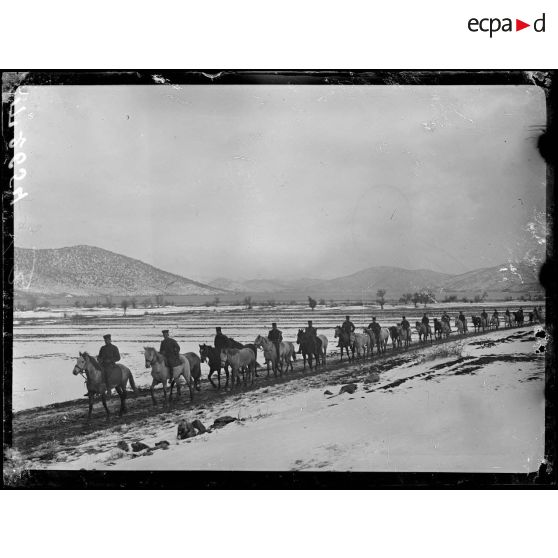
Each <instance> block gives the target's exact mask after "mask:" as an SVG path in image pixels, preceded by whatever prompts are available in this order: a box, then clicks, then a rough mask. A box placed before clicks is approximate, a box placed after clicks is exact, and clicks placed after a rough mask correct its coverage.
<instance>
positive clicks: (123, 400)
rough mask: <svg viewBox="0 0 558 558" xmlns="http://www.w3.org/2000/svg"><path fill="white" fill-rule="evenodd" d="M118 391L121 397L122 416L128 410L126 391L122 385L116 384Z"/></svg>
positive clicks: (120, 414) (119, 414) (120, 413)
mask: <svg viewBox="0 0 558 558" xmlns="http://www.w3.org/2000/svg"><path fill="white" fill-rule="evenodd" d="M116 393H118V395H119V397H120V411H119V413H118V416H120V417H121V416H122V415H123V414H124V413H125V412H126V391H125V390H123V389H122V387H121V386H116Z"/></svg>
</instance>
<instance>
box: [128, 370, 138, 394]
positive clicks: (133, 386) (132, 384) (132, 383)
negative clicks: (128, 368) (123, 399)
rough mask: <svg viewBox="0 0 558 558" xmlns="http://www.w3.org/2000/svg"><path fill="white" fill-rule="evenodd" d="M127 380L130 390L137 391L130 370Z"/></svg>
mask: <svg viewBox="0 0 558 558" xmlns="http://www.w3.org/2000/svg"><path fill="white" fill-rule="evenodd" d="M128 380H129V382H130V387H131V388H132V390H133V391H134V393H137V392H138V388H137V387H136V382H135V381H134V377H133V376H132V373H131V372H130V375H129V376H128Z"/></svg>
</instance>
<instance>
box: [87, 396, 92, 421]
mask: <svg viewBox="0 0 558 558" xmlns="http://www.w3.org/2000/svg"><path fill="white" fill-rule="evenodd" d="M92 412H93V394H90V395H89V414H88V415H87V420H89V419H90V418H91V413H92Z"/></svg>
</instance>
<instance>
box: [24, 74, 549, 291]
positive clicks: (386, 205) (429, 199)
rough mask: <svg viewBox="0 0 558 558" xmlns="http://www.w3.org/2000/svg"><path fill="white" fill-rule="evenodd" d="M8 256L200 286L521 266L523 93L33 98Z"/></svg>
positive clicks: (445, 89) (158, 89) (221, 89)
mask: <svg viewBox="0 0 558 558" xmlns="http://www.w3.org/2000/svg"><path fill="white" fill-rule="evenodd" d="M28 91H29V93H28V95H27V96H26V99H25V108H26V110H25V111H22V112H20V113H19V114H18V116H17V120H16V128H15V131H16V135H17V134H19V133H20V132H21V133H22V134H23V136H24V137H25V140H26V141H25V143H24V145H23V146H22V147H21V149H20V151H23V152H25V155H26V158H25V161H24V162H23V163H22V164H21V165H20V167H22V168H25V170H26V172H27V175H26V177H25V179H24V180H23V181H21V182H20V183H19V184H18V185H21V186H22V187H23V190H24V192H26V193H27V194H28V195H27V196H26V197H24V198H23V199H21V200H20V201H18V202H17V203H16V205H15V213H14V215H15V224H14V226H15V244H16V246H20V247H25V248H32V247H35V248H59V247H64V246H74V245H77V244H88V245H93V246H98V247H101V248H104V249H107V250H111V251H114V252H118V253H121V254H124V255H126V256H129V257H133V258H137V259H140V260H142V261H144V262H147V263H149V264H151V265H154V266H156V267H159V268H161V269H164V270H165V271H170V272H173V273H177V274H180V275H183V276H185V277H188V278H191V279H196V280H202V281H209V280H211V279H213V278H216V277H227V278H230V279H241V278H278V279H280V278H295V277H311V278H317V279H327V278H333V277H339V276H343V275H348V274H351V273H354V272H356V271H359V270H361V269H365V268H367V267H372V266H380V265H387V266H399V267H404V268H409V269H432V270H435V271H441V272H446V273H463V272H466V271H469V270H472V269H477V268H481V267H488V266H492V265H499V264H500V263H504V262H506V261H508V260H510V258H513V257H516V256H517V254H516V253H517V251H518V250H519V249H520V248H519V247H521V246H522V245H523V244H524V242H525V237H526V234H528V233H526V228H528V227H529V223H532V222H533V221H534V216H535V215H536V214H540V212H544V211H545V204H546V197H545V188H546V167H545V164H544V161H543V160H542V158H541V157H540V155H539V154H538V152H537V150H536V139H537V134H538V133H539V131H540V128H541V127H542V126H544V125H545V123H546V108H545V98H544V93H543V92H542V90H540V89H538V88H536V87H535V86H399V85H393V86H353V85H348V86H336V85H332V86H328V85H323V86H322V85H296V86H291V85H217V84H215V85H180V86H178V85H175V86H172V85H151V86H36V87H29V88H28Z"/></svg>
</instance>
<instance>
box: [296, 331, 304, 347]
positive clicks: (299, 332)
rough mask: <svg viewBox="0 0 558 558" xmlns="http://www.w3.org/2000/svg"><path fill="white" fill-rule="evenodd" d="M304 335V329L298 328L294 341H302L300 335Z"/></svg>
mask: <svg viewBox="0 0 558 558" xmlns="http://www.w3.org/2000/svg"><path fill="white" fill-rule="evenodd" d="M303 335H304V330H303V329H299V330H298V333H297V334H296V342H297V343H298V344H299V345H300V342H301V341H302V336H303Z"/></svg>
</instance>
